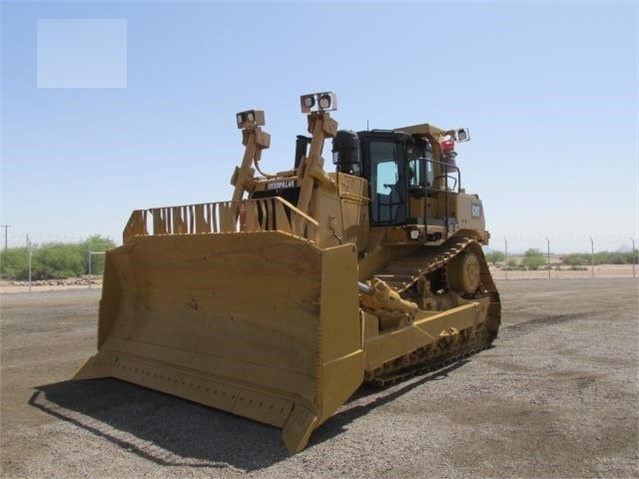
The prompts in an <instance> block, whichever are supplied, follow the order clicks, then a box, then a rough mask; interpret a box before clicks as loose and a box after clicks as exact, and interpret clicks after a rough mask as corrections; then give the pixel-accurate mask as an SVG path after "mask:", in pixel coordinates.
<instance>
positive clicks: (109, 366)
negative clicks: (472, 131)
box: [75, 92, 501, 453]
mask: <svg viewBox="0 0 639 479" xmlns="http://www.w3.org/2000/svg"><path fill="white" fill-rule="evenodd" d="M336 104H337V100H336V96H335V95H334V94H333V93H330V92H321V93H315V94H309V95H303V96H302V97H301V98H300V106H301V110H302V112H303V113H305V114H306V116H307V120H308V132H309V133H310V135H311V136H310V137H308V136H303V135H300V136H298V137H297V142H296V147H295V160H294V164H293V168H292V169H291V170H290V171H282V172H278V173H275V174H268V173H264V172H263V171H262V168H261V155H262V152H263V151H264V150H265V149H267V148H268V147H269V144H270V135H269V134H268V133H266V132H265V131H264V130H263V129H262V126H264V112H262V111H260V110H250V111H245V112H242V113H239V114H238V115H237V126H238V128H239V129H240V130H241V132H242V144H243V145H244V147H245V151H244V157H243V159H242V163H241V165H240V166H239V167H236V168H235V171H234V172H233V175H232V178H231V185H232V186H233V187H234V190H233V196H232V199H231V200H230V201H226V202H217V203H205V204H193V205H183V206H169V207H161V208H151V209H144V210H136V211H134V212H133V213H132V215H131V217H130V219H129V221H128V223H127V225H126V227H125V229H124V234H123V236H124V242H123V245H122V246H120V247H118V248H115V249H113V250H111V251H109V252H107V255H106V263H105V271H104V281H103V287H102V299H101V301H100V307H99V322H98V352H97V354H96V355H95V356H93V357H91V358H90V359H88V360H87V361H86V363H85V364H84V365H83V366H82V367H81V368H80V369H79V370H78V372H77V373H76V375H75V379H92V378H102V377H115V378H119V379H121V380H124V381H128V382H130V383H134V384H137V385H140V386H144V387H148V388H151V389H154V390H158V391H162V392H165V393H168V394H173V395H175V396H179V397H181V398H185V399H188V400H191V401H195V402H197V403H201V404H205V405H208V406H212V407H215V408H218V409H222V410H224V411H228V412H231V413H233V414H237V415H239V416H243V417H246V418H250V419H254V420H257V421H260V422H263V423H267V424H271V425H273V426H277V427H279V428H282V436H283V440H284V444H285V445H286V447H287V449H288V450H289V452H290V453H296V452H298V451H301V450H302V449H303V448H304V447H305V446H306V444H307V443H308V440H309V436H310V434H311V432H312V431H313V430H314V429H316V428H317V427H318V426H319V425H321V424H322V423H323V422H324V421H326V420H327V419H329V417H330V416H331V415H332V414H333V413H334V412H335V411H336V410H337V409H338V408H339V407H340V406H342V405H343V404H344V403H345V402H346V401H347V400H348V398H349V397H350V396H351V395H352V394H353V393H354V392H355V391H356V390H357V389H358V388H359V387H360V386H361V385H362V384H363V383H365V382H366V383H372V384H375V385H379V386H384V385H388V384H393V383H395V382H397V381H401V380H404V379H406V378H408V377H411V376H414V375H416V374H423V373H424V372H426V371H431V370H433V369H435V368H438V367H441V366H442V365H444V364H449V363H450V362H452V361H457V360H459V359H460V358H463V357H466V356H468V355H470V354H472V353H474V352H477V351H480V350H482V349H484V348H486V347H488V346H490V345H491V343H492V341H493V339H494V338H495V337H496V335H497V331H498V328H499V323H500V312H501V308H500V300H499V293H498V292H497V289H496V287H495V284H494V282H493V280H492V278H491V275H490V273H489V270H488V266H487V264H486V261H485V259H484V255H483V252H482V245H485V244H487V243H488V239H489V233H488V232H487V231H486V230H485V221H484V211H483V206H482V202H481V200H480V199H479V196H477V195H476V194H471V193H467V192H466V191H465V190H464V189H463V188H461V185H460V171H459V168H458V167H457V165H456V161H455V156H456V154H457V153H456V151H455V144H456V143H457V142H462V141H467V140H468V139H469V133H468V130H466V129H456V130H444V129H441V128H437V127H435V126H433V125H430V124H420V125H414V126H408V127H402V128H395V129H393V130H370V131H369V130H367V131H360V132H354V131H348V130H338V127H337V122H336V121H335V119H333V118H332V117H331V111H333V110H335V109H336ZM328 138H332V140H333V141H332V153H333V163H334V165H335V170H336V171H335V172H327V171H326V170H325V169H324V159H323V157H322V150H323V147H324V142H325V141H326V140H327V139H328Z"/></svg>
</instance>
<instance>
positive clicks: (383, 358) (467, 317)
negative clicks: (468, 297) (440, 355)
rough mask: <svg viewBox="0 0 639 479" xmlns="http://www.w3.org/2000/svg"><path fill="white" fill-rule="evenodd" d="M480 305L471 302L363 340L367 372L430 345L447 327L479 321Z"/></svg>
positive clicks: (468, 324) (462, 325) (464, 326)
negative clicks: (364, 341)
mask: <svg viewBox="0 0 639 479" xmlns="http://www.w3.org/2000/svg"><path fill="white" fill-rule="evenodd" d="M479 313H480V305H479V303H471V304H467V305H464V306H460V307H458V308H454V309H452V310H449V311H444V312H442V313H440V314H436V315H432V316H430V317H426V318H424V319H419V320H417V321H415V322H413V323H412V324H411V325H410V326H407V327H405V328H400V329H397V330H394V331H391V332H388V333H385V334H381V335H379V336H377V337H369V338H367V339H366V345H365V351H366V370H367V371H373V370H375V369H377V368H378V367H380V366H381V365H382V364H384V363H385V362H387V361H390V360H391V359H395V358H398V357H400V356H403V355H405V354H408V353H410V352H411V351H414V350H415V349H418V348H420V347H423V346H426V345H428V344H431V343H433V342H434V341H436V340H437V339H439V338H440V333H441V332H442V331H444V330H446V329H449V328H456V329H457V330H462V329H465V328H468V327H471V326H473V325H475V324H476V322H477V321H478V320H479V319H480V314H479Z"/></svg>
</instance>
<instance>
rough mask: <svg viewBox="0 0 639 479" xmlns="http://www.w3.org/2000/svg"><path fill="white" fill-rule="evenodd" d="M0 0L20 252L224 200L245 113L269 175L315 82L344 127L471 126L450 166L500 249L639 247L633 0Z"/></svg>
mask: <svg viewBox="0 0 639 479" xmlns="http://www.w3.org/2000/svg"><path fill="white" fill-rule="evenodd" d="M0 8H1V11H0V12H1V16H2V18H1V21H2V37H1V38H2V44H1V52H2V72H1V75H2V89H1V93H2V98H1V106H0V108H1V114H2V117H1V120H2V123H1V133H2V145H1V151H0V153H1V155H2V169H1V174H2V179H1V183H2V205H1V211H0V214H1V217H0V221H1V224H10V225H12V226H11V228H9V230H8V236H9V243H10V245H15V246H17V245H20V244H24V241H25V237H26V234H27V233H28V234H30V236H31V237H32V238H34V239H35V241H38V242H45V241H56V240H79V239H82V238H86V237H87V236H89V235H91V234H102V235H105V236H110V237H112V238H113V239H114V240H116V241H117V242H120V241H121V231H122V229H123V227H124V224H125V223H126V221H127V219H128V217H129V214H130V212H131V211H132V210H133V209H138V208H146V207H152V206H165V205H177V204H190V203H197V202H207V201H222V200H226V199H228V198H229V197H230V195H231V187H230V186H229V178H230V175H231V173H232V171H233V168H234V166H235V165H236V164H237V163H239V161H240V159H241V155H242V152H243V150H242V146H241V135H240V132H239V130H237V129H236V128H235V123H234V121H235V120H234V118H235V115H234V114H235V113H236V112H238V111H242V110H246V109H250V108H260V109H263V110H265V112H266V126H265V130H266V131H268V132H269V133H271V135H272V142H271V148H270V149H269V150H267V151H266V152H264V155H263V161H262V167H263V168H264V169H265V170H268V171H281V170H285V169H289V168H290V166H291V164H292V162H293V151H294V139H295V135H297V134H303V133H305V126H306V123H305V118H304V116H303V115H302V114H301V113H300V112H299V103H298V102H299V95H301V94H303V93H309V92H315V91H324V90H331V91H334V92H336V93H337V95H338V98H339V110H338V111H337V112H335V114H334V115H333V116H334V118H336V119H337V121H338V122H339V124H340V126H341V127H343V128H348V129H355V130H359V129H365V128H366V124H367V121H368V122H369V123H370V126H371V128H394V127H400V126H406V125H409V124H415V123H423V122H432V123H434V124H436V125H439V126H442V127H446V128H452V127H458V126H466V127H468V128H470V132H471V138H472V140H471V141H470V142H469V143H465V144H463V145H460V146H459V147H458V151H459V157H458V165H459V166H460V167H461V169H462V185H463V186H464V187H465V188H466V189H467V190H469V191H472V192H476V193H478V194H479V195H480V197H481V198H482V199H483V201H484V207H485V211H486V215H487V221H488V227H489V230H490V231H491V233H492V236H493V247H494V248H503V243H504V238H508V242H509V249H511V250H512V251H516V250H517V249H522V250H523V249H526V248H529V247H534V248H540V249H543V250H545V248H546V240H545V238H546V237H548V238H549V239H550V240H551V245H552V247H553V248H552V249H553V250H556V251H562V250H563V251H567V250H568V251H570V250H572V251H587V250H589V249H590V240H589V239H588V237H589V236H592V237H593V238H594V240H595V246H596V249H598V250H600V249H616V248H618V247H620V246H621V245H622V244H626V245H629V244H630V237H631V236H633V237H634V238H635V240H639V238H638V219H637V217H638V187H637V183H638V121H637V118H638V113H637V112H638V100H637V88H638V87H637V85H638V73H637V63H638V51H637V50H638V47H637V44H638V23H637V3H635V2H618V3H615V2H605V3H604V2H602V3H594V2H558V3H551V2H530V3H528V2H508V3H506V2H497V3H483V2H481V3H480V2H473V3H457V2H448V3H436V2H423V3H417V2H415V3H405V4H401V3H365V2H354V3H330V2H326V3H272V2H260V3H216V2H196V3H183V2H180V3H178V2H157V3H156V2H146V1H145V2H104V3H97V2H96V3H94V2H72V3H57V2H45V3H27V2H4V3H2V4H0ZM55 20H58V22H55ZM78 20H91V22H87V23H84V25H82V22H78ZM105 20H112V22H105ZM83 28H84V30H83ZM78 38H80V39H81V42H78V41H77V39H78ZM92 52H99V53H97V54H95V53H92ZM123 56H124V57H125V58H124V61H123ZM47 68H48V70H47ZM55 75H58V76H55ZM65 81H66V82H67V84H66V86H68V87H67V88H62V87H63V86H65V83H64V82H65ZM324 157H325V158H326V159H327V163H328V164H330V144H327V145H326V148H325V152H324ZM0 231H2V232H3V231H4V230H0Z"/></svg>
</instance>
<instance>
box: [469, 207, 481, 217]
mask: <svg viewBox="0 0 639 479" xmlns="http://www.w3.org/2000/svg"><path fill="white" fill-rule="evenodd" d="M470 216H472V217H473V218H481V203H473V204H472V205H470Z"/></svg>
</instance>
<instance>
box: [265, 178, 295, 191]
mask: <svg viewBox="0 0 639 479" xmlns="http://www.w3.org/2000/svg"><path fill="white" fill-rule="evenodd" d="M294 187H295V181H294V180H287V181H274V182H273V183H267V184H266V189H267V190H281V189H283V188H294Z"/></svg>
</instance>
